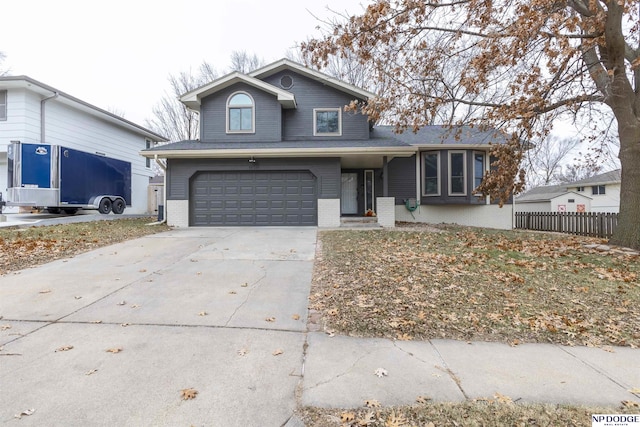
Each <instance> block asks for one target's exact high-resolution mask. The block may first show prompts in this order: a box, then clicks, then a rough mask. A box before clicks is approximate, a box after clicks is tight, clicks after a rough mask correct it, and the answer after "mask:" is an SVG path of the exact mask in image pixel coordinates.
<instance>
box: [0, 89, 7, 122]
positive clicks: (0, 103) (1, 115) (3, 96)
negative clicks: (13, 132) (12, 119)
mask: <svg viewBox="0 0 640 427" xmlns="http://www.w3.org/2000/svg"><path fill="white" fill-rule="evenodd" d="M0 120H7V91H6V90H0Z"/></svg>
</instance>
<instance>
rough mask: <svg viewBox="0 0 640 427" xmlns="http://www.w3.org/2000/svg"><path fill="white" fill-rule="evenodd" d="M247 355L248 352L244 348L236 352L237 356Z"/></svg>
mask: <svg viewBox="0 0 640 427" xmlns="http://www.w3.org/2000/svg"><path fill="white" fill-rule="evenodd" d="M247 353H249V350H247V349H246V348H241V349H240V350H238V356H246V355H247Z"/></svg>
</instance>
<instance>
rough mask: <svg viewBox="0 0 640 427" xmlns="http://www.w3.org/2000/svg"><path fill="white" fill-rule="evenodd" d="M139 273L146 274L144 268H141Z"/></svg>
mask: <svg viewBox="0 0 640 427" xmlns="http://www.w3.org/2000/svg"><path fill="white" fill-rule="evenodd" d="M139 271H140V273H146V272H147V270H146V269H145V268H143V269H142V270H139Z"/></svg>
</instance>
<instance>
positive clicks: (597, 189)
mask: <svg viewBox="0 0 640 427" xmlns="http://www.w3.org/2000/svg"><path fill="white" fill-rule="evenodd" d="M591 194H592V195H597V194H606V192H605V188H604V185H594V186H592V187H591Z"/></svg>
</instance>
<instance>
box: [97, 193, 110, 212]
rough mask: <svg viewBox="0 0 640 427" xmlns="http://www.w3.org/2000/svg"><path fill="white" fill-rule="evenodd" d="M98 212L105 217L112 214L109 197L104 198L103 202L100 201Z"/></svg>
mask: <svg viewBox="0 0 640 427" xmlns="http://www.w3.org/2000/svg"><path fill="white" fill-rule="evenodd" d="M98 212H100V213H101V214H105V215H106V214H108V213H109V212H111V199H109V198H108V197H103V198H102V200H100V204H99V205H98Z"/></svg>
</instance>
